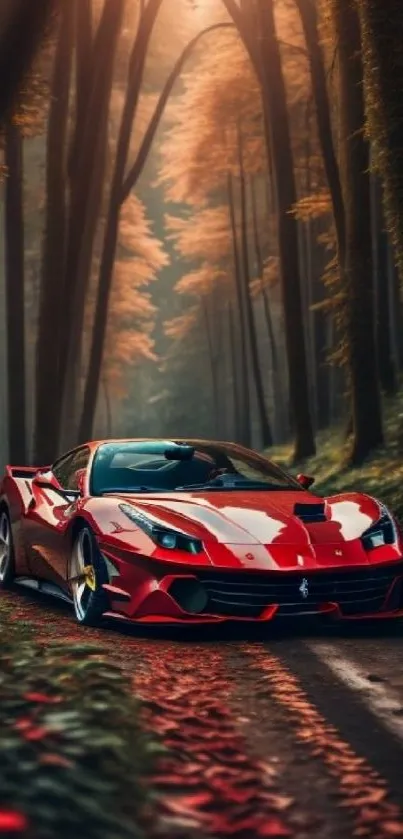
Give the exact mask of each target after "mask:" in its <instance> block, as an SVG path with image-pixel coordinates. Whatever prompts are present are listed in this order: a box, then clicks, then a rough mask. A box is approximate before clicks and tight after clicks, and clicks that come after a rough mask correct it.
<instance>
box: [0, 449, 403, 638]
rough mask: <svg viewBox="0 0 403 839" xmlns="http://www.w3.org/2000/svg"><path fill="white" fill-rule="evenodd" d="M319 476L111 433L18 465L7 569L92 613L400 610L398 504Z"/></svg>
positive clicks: (153, 620) (11, 488) (7, 480)
mask: <svg viewBox="0 0 403 839" xmlns="http://www.w3.org/2000/svg"><path fill="white" fill-rule="evenodd" d="M312 483H313V479H312V478H308V477H306V476H303V475H300V476H298V478H293V477H292V476H291V475H288V474H287V473H286V472H284V471H283V470H282V469H280V468H279V467H278V466H276V465H275V464H274V463H271V462H270V461H269V460H267V459H266V458H264V457H262V456H261V455H259V454H257V453H255V452H253V451H250V450H248V449H245V448H243V447H241V446H237V445H234V444H232V443H219V442H209V441H206V440H174V441H167V440H147V439H142V440H108V441H103V442H96V443H88V444H87V445H83V446H80V447H79V448H77V449H75V450H74V451H71V452H69V453H68V454H66V455H64V457H61V458H60V459H59V460H57V461H56V462H55V463H54V464H53V465H52V466H46V467H43V468H41V469H33V468H27V467H19V466H18V467H17V466H9V467H7V469H6V474H5V476H4V478H3V480H2V483H1V486H0V582H1V584H2V585H3V587H9V586H11V585H12V584H14V583H18V584H20V585H24V586H28V587H29V588H32V589H36V590H38V591H42V592H44V593H47V594H53V595H56V596H59V597H62V598H63V599H66V600H68V601H69V602H71V603H72V604H73V606H74V610H75V613H76V616H77V620H78V621H79V622H80V623H82V624H96V623H97V622H99V621H100V620H101V619H102V618H103V617H107V618H116V619H120V620H124V621H130V622H135V623H137V624H161V623H163V624H196V623H198V624H206V623H218V622H222V621H234V620H235V621H255V622H256V621H270V620H273V619H275V620H277V619H279V618H290V617H294V616H300V615H319V616H321V615H327V616H330V617H335V618H344V619H350V620H351V619H358V618H381V617H383V618H387V617H398V616H403V588H402V583H403V540H402V534H401V531H400V529H399V526H398V524H397V522H396V521H395V519H394V518H393V516H392V514H391V513H390V512H389V511H388V510H387V509H386V508H385V507H384V506H383V504H381V503H380V502H379V501H376V500H375V499H374V498H371V497H370V496H368V495H364V494H362V493H343V494H341V495H334V496H332V497H330V498H326V499H324V498H321V497H317V496H315V495H313V494H312V493H311V492H309V487H310V486H311V484H312Z"/></svg>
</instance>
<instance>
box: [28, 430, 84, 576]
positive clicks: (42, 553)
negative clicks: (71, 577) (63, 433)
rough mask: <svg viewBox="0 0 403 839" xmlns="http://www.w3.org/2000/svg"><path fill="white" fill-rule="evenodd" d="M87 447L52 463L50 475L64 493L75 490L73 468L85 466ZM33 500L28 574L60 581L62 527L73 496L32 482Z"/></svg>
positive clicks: (65, 551) (62, 573) (64, 545)
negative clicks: (64, 495) (64, 494)
mask: <svg viewBox="0 0 403 839" xmlns="http://www.w3.org/2000/svg"><path fill="white" fill-rule="evenodd" d="M89 459H90V449H89V448H88V446H82V447H80V448H79V449H76V450H75V451H74V452H71V453H69V454H68V455H65V456H64V457H62V458H60V460H58V461H56V463H55V464H54V465H53V467H52V470H51V474H52V475H53V476H54V477H55V478H56V480H57V482H58V484H59V486H60V488H61V489H62V490H64V491H65V492H66V493H68V492H69V490H70V491H72V492H73V493H74V492H76V491H77V490H78V482H77V471H78V470H79V469H86V468H87V466H88V462H89ZM32 492H33V499H32V502H31V509H30V510H29V513H28V517H27V542H28V546H29V570H30V574H31V575H32V576H33V577H35V578H38V579H46V580H50V581H52V582H54V583H56V584H60V582H61V581H63V580H64V578H65V575H66V564H67V556H68V544H67V541H66V538H65V534H66V530H67V527H68V524H69V521H70V518H71V515H72V514H73V513H74V509H75V503H76V499H75V497H74V495H71V496H70V497H68V496H66V497H63V495H61V494H60V493H59V492H57V491H56V490H53V489H50V488H49V489H48V488H44V487H38V486H35V484H33V487H32Z"/></svg>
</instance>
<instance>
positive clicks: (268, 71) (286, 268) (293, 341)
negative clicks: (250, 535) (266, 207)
mask: <svg viewBox="0 0 403 839" xmlns="http://www.w3.org/2000/svg"><path fill="white" fill-rule="evenodd" d="M258 11H259V27H260V32H261V50H262V67H263V71H264V74H265V77H264V78H265V80H264V87H263V93H264V104H265V108H266V114H267V117H266V118H267V120H268V122H269V125H270V130H271V158H272V161H273V169H274V171H273V175H274V180H275V184H276V193H277V203H278V220H277V223H278V243H279V255H280V265H281V274H282V289H283V305H284V321H285V332H286V346H287V358H288V374H289V388H290V402H291V407H292V413H293V420H294V432H295V450H294V462H297V461H298V460H301V459H303V458H306V457H309V456H310V455H312V454H314V453H315V440H314V434H313V428H312V420H311V414H310V409H309V385H308V371H307V358H306V347H305V338H304V325H303V315H302V295H301V277H300V268H299V259H298V229H297V221H296V219H295V216H294V215H293V212H292V211H293V208H294V206H295V203H296V198H297V193H296V185H295V176H294V161H293V154H292V148H291V137H290V126H289V122H288V112H287V98H286V89H285V81H284V76H283V69H282V64H281V56H280V47H279V43H278V39H277V36H276V29H275V22H274V8H273V0H258Z"/></svg>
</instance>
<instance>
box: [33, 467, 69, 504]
mask: <svg viewBox="0 0 403 839" xmlns="http://www.w3.org/2000/svg"><path fill="white" fill-rule="evenodd" d="M32 485H33V486H35V487H38V488H39V489H51V490H52V491H53V492H57V493H58V494H59V495H61V496H62V498H65V499H66V501H68V500H70V499H71V498H72V497H77V496H79V495H80V493H79V492H78V491H76V490H70V489H63V488H62V487H61V486H59V484H58V482H57V480H56V478H55V477H54V475H52V473H49V472H47V473H46V474H41V473H39V474H37V475H35V477H34V478H32Z"/></svg>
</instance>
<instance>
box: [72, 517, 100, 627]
mask: <svg viewBox="0 0 403 839" xmlns="http://www.w3.org/2000/svg"><path fill="white" fill-rule="evenodd" d="M69 571H70V573H69V581H70V585H71V592H72V595H73V604H74V611H75V613H76V618H77V620H78V621H79V623H82V624H87V625H93V624H96V623H98V622H99V620H100V619H101V617H102V613H103V612H104V611H105V610H106V609H107V608H108V599H107V595H106V593H105V592H104V590H103V589H102V584H103V583H105V582H107V581H108V578H107V573H106V568H105V565H104V562H103V559H102V557H101V555H100V553H99V550H98V546H97V544H96V541H95V537H94V536H93V534H92V532H91V531H90V530H89V528H87V527H84V528H83V529H82V530H80V531H79V533H78V535H77V537H76V539H75V542H74V545H73V550H72V554H71V558H70V569H69Z"/></svg>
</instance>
